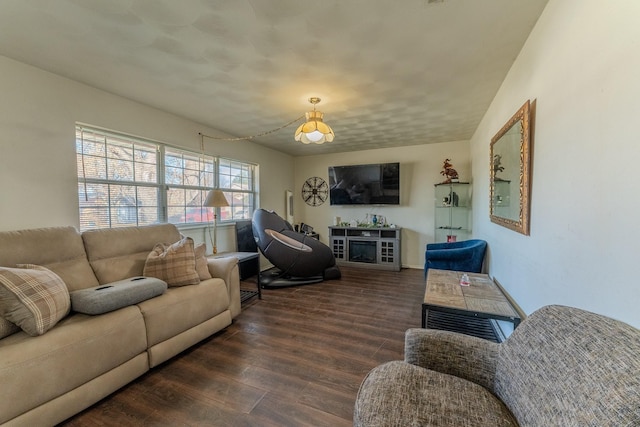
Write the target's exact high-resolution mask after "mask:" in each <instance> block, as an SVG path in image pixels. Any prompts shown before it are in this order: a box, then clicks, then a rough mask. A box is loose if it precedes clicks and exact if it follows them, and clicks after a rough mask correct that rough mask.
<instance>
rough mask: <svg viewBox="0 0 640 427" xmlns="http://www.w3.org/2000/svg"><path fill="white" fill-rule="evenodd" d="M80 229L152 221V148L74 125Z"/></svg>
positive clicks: (155, 167)
mask: <svg viewBox="0 0 640 427" xmlns="http://www.w3.org/2000/svg"><path fill="white" fill-rule="evenodd" d="M76 163H77V169H78V198H79V202H80V229H81V230H88V229H92V228H109V227H120V226H129V225H144V224H152V223H154V222H158V221H159V219H160V215H159V206H158V200H159V197H158V193H159V190H160V185H159V184H160V183H159V182H158V147H157V146H156V145H153V144H145V143H142V142H132V141H127V140H125V139H123V138H120V137H118V136H115V135H114V136H111V135H107V134H104V133H101V132H95V131H93V130H89V129H83V128H78V127H76Z"/></svg>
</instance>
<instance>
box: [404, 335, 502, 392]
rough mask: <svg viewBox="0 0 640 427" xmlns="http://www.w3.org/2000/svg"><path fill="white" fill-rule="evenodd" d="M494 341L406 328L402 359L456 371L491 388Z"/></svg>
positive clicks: (494, 352) (437, 368) (496, 349)
mask: <svg viewBox="0 0 640 427" xmlns="http://www.w3.org/2000/svg"><path fill="white" fill-rule="evenodd" d="M499 348H500V346H499V345H498V344H497V343H494V342H491V341H488V340H483V339H481V338H477V337H473V336H469V335H463V334H458V333H455V332H451V331H440V330H436V329H409V330H407V332H406V334H405V343H404V360H405V362H407V363H411V364H412V365H416V366H420V367H422V368H426V369H431V370H434V371H438V372H442V373H443V374H449V375H455V376H456V377H460V378H464V379H466V380H468V381H472V382H474V383H476V384H479V385H481V386H483V387H485V388H487V389H489V390H491V391H493V382H494V380H495V373H496V362H497V360H498V349H499Z"/></svg>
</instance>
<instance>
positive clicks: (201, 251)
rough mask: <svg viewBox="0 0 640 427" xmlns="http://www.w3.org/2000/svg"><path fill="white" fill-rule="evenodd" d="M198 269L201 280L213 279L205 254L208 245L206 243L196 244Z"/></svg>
mask: <svg viewBox="0 0 640 427" xmlns="http://www.w3.org/2000/svg"><path fill="white" fill-rule="evenodd" d="M195 252H196V271H197V272H198V276H199V277H200V280H206V279H211V277H212V276H211V273H210V272H209V266H208V265H207V257H206V256H205V254H206V253H207V246H206V245H205V244H204V243H201V244H199V245H198V246H196V249H195Z"/></svg>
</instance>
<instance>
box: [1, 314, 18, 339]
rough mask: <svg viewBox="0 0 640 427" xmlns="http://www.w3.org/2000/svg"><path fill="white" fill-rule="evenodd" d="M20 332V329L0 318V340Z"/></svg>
mask: <svg viewBox="0 0 640 427" xmlns="http://www.w3.org/2000/svg"><path fill="white" fill-rule="evenodd" d="M19 330H20V327H19V326H17V325H16V324H15V323H12V322H9V321H8V320H7V319H5V318H4V317H0V339H2V338H4V337H8V336H9V335H12V334H15V333H16V332H18V331H19Z"/></svg>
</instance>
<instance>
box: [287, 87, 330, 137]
mask: <svg viewBox="0 0 640 427" xmlns="http://www.w3.org/2000/svg"><path fill="white" fill-rule="evenodd" d="M309 102H310V103H311V104H313V111H309V112H308V113H306V114H305V115H306V117H307V121H306V122H305V123H303V124H302V125H300V127H298V129H296V133H295V140H296V141H300V142H302V143H303V144H310V143H312V142H313V143H314V144H324V143H325V142H331V141H333V138H334V137H335V134H334V133H333V130H332V129H331V128H330V127H329V125H327V124H326V123H325V122H323V121H322V116H324V114H323V113H321V112H320V111H316V104H318V103H319V102H320V98H317V97H313V98H309Z"/></svg>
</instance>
